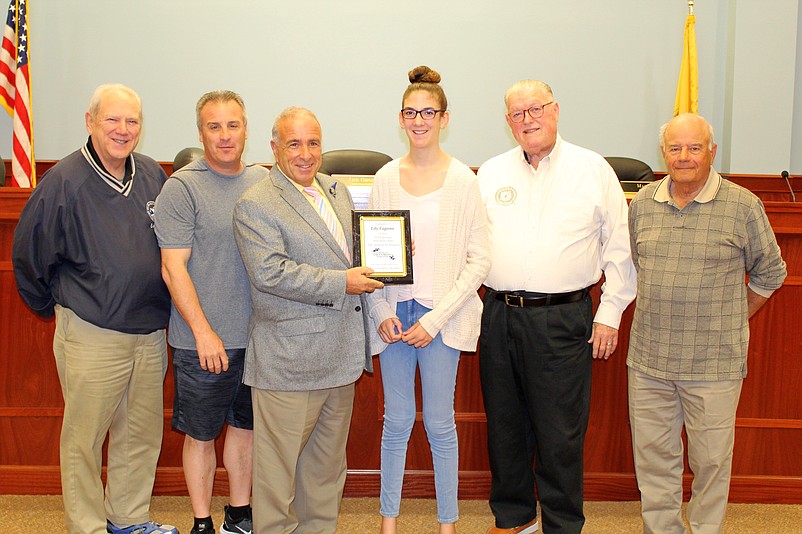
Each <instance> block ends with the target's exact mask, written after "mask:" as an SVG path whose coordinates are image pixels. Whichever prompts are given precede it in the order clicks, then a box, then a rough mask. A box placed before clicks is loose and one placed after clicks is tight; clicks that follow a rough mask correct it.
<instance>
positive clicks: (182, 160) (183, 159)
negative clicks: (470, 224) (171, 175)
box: [173, 146, 203, 172]
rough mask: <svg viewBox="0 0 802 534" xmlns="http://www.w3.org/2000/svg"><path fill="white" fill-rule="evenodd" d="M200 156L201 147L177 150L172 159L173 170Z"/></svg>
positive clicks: (201, 154)
mask: <svg viewBox="0 0 802 534" xmlns="http://www.w3.org/2000/svg"><path fill="white" fill-rule="evenodd" d="M201 157H203V149H202V148H198V147H196V146H191V147H188V148H182V149H181V150H179V151H178V154H176V155H175V158H174V159H173V172H175V171H177V170H178V169H180V168H181V167H185V166H187V165H189V164H190V163H192V162H193V161H195V160H196V159H199V158H201Z"/></svg>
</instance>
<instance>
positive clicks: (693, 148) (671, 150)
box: [666, 145, 705, 156]
mask: <svg viewBox="0 0 802 534" xmlns="http://www.w3.org/2000/svg"><path fill="white" fill-rule="evenodd" d="M683 148H686V149H688V154H690V155H691V156H701V155H702V154H703V153H704V151H705V146H704V145H690V146H678V145H672V146H670V147H668V148H666V154H668V155H669V156H679V155H680V154H682V149H683Z"/></svg>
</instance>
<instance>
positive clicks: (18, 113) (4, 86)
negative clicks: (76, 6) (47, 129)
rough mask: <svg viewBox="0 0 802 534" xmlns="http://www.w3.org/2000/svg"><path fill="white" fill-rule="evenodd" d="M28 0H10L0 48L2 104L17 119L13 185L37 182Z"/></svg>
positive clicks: (3, 170)
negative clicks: (34, 154)
mask: <svg viewBox="0 0 802 534" xmlns="http://www.w3.org/2000/svg"><path fill="white" fill-rule="evenodd" d="M28 1H29V0H11V3H10V5H9V6H8V17H7V18H6V27H5V30H4V31H3V44H2V48H0V104H2V105H3V107H4V108H6V111H8V114H9V115H11V117H12V118H13V119H14V139H13V148H12V154H11V185H12V186H16V187H34V186H35V185H36V168H35V163H34V157H33V120H32V119H33V115H32V114H31V77H30V74H29V72H28V50H29V48H28V45H29V43H28V6H27V2H28ZM0 172H5V169H0Z"/></svg>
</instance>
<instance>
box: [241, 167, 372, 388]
mask: <svg viewBox="0 0 802 534" xmlns="http://www.w3.org/2000/svg"><path fill="white" fill-rule="evenodd" d="M317 180H318V182H319V183H320V185H321V186H322V188H323V190H324V191H325V192H326V196H327V197H328V199H329V202H330V203H331V205H332V207H333V208H334V211H335V212H336V214H337V217H338V218H339V220H340V223H341V224H342V227H343V231H344V232H345V237H346V240H347V241H348V245H349V246H352V243H353V239H352V235H351V234H352V232H351V210H352V209H353V202H352V200H351V195H350V194H349V192H348V189H347V188H346V187H345V186H344V185H342V184H340V185H339V187H336V191H335V190H334V188H332V184H333V182H332V180H331V177H329V176H326V175H324V174H318V175H317ZM234 237H235V238H236V240H237V246H238V247H239V251H240V254H241V255H242V259H243V261H244V263H245V268H246V270H247V271H248V277H249V278H250V281H251V300H252V306H253V314H252V315H251V323H250V334H249V336H248V346H247V351H246V356H245V375H244V382H245V383H246V384H248V385H249V386H252V387H255V388H259V389H269V390H275V391H309V390H314V389H325V388H331V387H338V386H343V385H346V384H350V383H352V382H354V381H356V379H357V378H359V376H360V375H361V374H362V371H363V370H364V369H367V370H368V371H372V361H371V355H370V350H369V348H368V344H367V343H366V340H365V329H366V327H367V321H368V318H367V314H366V312H365V302H364V298H363V297H362V296H357V295H347V294H346V293H345V271H346V269H348V268H350V264H349V262H348V260H347V259H346V257H345V255H344V254H343V252H342V250H340V247H339V246H338V245H337V243H336V241H334V238H333V237H332V235H331V232H329V229H328V228H327V227H326V225H325V224H324V223H323V220H322V219H321V218H320V215H319V214H318V213H317V210H315V208H313V207H312V205H311V204H310V203H309V201H308V200H307V199H306V198H305V197H304V194H303V193H301V192H300V191H298V189H296V187H295V186H294V185H293V184H292V183H291V182H290V181H289V178H287V177H286V176H285V175H284V174H283V173H282V172H281V170H279V168H278V165H274V166H273V169H272V170H271V172H270V175H269V176H268V178H266V179H264V180H262V181H261V182H259V183H258V184H256V185H254V186H253V187H251V188H250V189H248V190H247V191H246V192H245V194H244V195H243V196H242V197H241V198H240V199H239V201H238V202H237V204H236V206H235V208H234Z"/></svg>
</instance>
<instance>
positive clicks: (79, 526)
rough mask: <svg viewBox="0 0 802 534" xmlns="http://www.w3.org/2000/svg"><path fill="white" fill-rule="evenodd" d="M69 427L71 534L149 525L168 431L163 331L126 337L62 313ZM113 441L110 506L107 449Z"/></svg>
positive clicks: (65, 433)
mask: <svg viewBox="0 0 802 534" xmlns="http://www.w3.org/2000/svg"><path fill="white" fill-rule="evenodd" d="M53 353H54V354H55V357H56V366H57V368H58V375H59V380H60V381H61V390H62V393H63V395H64V421H63V425H62V428H61V486H62V493H63V497H64V512H65V519H66V524H67V530H68V531H69V532H70V533H80V534H104V533H105V532H106V519H107V518H108V519H110V520H111V521H113V522H115V523H117V524H120V525H131V524H136V523H143V522H146V521H149V516H150V498H151V493H152V491H153V481H154V478H155V474H156V462H157V460H158V458H159V452H160V449H161V441H162V431H163V428H164V406H163V401H162V396H163V387H164V374H165V371H166V369H167V344H166V341H165V335H164V330H158V331H156V332H153V333H151V334H143V335H135V334H125V333H122V332H117V331H114V330H107V329H104V328H99V327H97V326H95V325H92V324H90V323H88V322H86V321H84V320H83V319H81V318H80V317H78V316H77V315H76V314H75V313H74V312H73V311H72V310H70V309H67V308H63V307H61V306H56V332H55V336H54V339H53ZM107 433H108V436H109V446H108V477H107V483H106V487H105V498H104V488H103V483H102V480H101V478H100V475H101V468H102V465H101V449H102V447H103V442H104V440H105V439H106V434H107Z"/></svg>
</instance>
